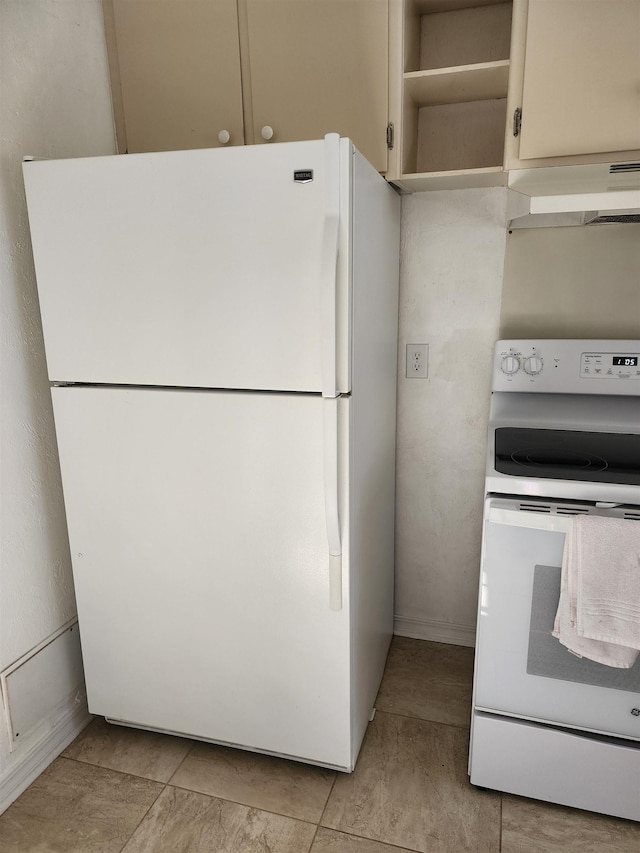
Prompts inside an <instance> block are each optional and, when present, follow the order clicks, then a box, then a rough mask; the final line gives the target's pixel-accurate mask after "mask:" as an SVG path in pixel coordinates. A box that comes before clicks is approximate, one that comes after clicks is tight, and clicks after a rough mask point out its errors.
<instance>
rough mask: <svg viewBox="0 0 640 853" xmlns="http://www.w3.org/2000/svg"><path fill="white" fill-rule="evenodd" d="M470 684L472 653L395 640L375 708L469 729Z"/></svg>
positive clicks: (412, 641)
mask: <svg viewBox="0 0 640 853" xmlns="http://www.w3.org/2000/svg"><path fill="white" fill-rule="evenodd" d="M472 682H473V649H469V648H465V647H463V646H451V645H446V644H444V643H431V642H426V641H425V640H411V639H409V638H407V637H394V638H393V641H392V643H391V649H390V651H389V657H388V659H387V665H386V667H385V672H384V677H383V679H382V684H381V685H380V691H379V693H378V698H377V699H376V708H377V709H378V710H380V711H388V712H389V713H392V714H404V715H406V716H409V717H419V718H420V719H422V720H433V721H435V722H438V723H450V724H451V725H456V726H468V725H469V721H470V719H471V687H472Z"/></svg>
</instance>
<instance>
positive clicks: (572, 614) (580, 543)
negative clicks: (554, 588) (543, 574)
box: [553, 516, 640, 669]
mask: <svg viewBox="0 0 640 853" xmlns="http://www.w3.org/2000/svg"><path fill="white" fill-rule="evenodd" d="M553 636H554V637H557V638H558V640H559V641H560V642H561V643H562V644H563V645H564V646H566V647H567V648H568V649H569V651H571V652H573V654H575V655H578V656H579V657H586V658H589V659H590V660H594V661H597V662H598V663H602V664H605V665H606V666H612V667H617V668H620V669H628V668H629V667H631V666H633V664H634V662H635V659H636V657H637V656H638V649H640V524H634V523H633V522H632V521H630V520H626V519H619V518H607V517H604V516H575V517H574V518H573V519H572V525H571V529H570V531H569V533H568V534H567V536H566V538H565V547H564V555H563V559H562V580H561V587H560V601H559V604H558V610H557V613H556V619H555V624H554V630H553Z"/></svg>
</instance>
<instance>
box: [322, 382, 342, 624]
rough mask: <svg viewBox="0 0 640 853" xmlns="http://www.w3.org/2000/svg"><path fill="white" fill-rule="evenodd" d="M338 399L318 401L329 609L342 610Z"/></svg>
mask: <svg viewBox="0 0 640 853" xmlns="http://www.w3.org/2000/svg"><path fill="white" fill-rule="evenodd" d="M338 400H339V398H338V397H331V398H328V399H326V400H323V401H322V407H323V411H324V417H323V432H324V437H323V445H324V508H325V517H326V523H327V539H328V543H329V607H330V609H331V610H342V541H341V537H340V507H339V503H338V498H339V483H340V479H339V476H338Z"/></svg>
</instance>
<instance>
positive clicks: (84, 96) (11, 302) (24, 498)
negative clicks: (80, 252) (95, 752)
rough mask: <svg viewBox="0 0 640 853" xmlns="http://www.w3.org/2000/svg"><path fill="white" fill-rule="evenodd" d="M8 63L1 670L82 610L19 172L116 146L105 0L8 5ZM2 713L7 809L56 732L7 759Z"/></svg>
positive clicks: (3, 22)
mask: <svg viewBox="0 0 640 853" xmlns="http://www.w3.org/2000/svg"><path fill="white" fill-rule="evenodd" d="M0 58H1V59H0V62H1V66H0V75H1V78H2V90H1V96H0V134H1V136H0V141H1V151H0V167H1V168H0V190H1V192H0V286H1V291H0V300H1V307H2V311H1V312H0V315H1V335H0V338H1V345H2V350H1V359H0V395H1V396H0V415H1V457H2V458H1V463H0V477H1V483H0V487H1V492H0V501H1V507H0V508H1V516H0V518H1V526H0V553H1V556H2V560H1V563H0V587H1V588H2V594H1V596H0V670H3V669H5V668H6V667H8V666H9V665H10V664H12V663H13V662H14V661H16V660H17V659H19V658H21V657H22V656H23V655H25V654H27V653H28V652H29V651H30V650H31V649H33V648H34V647H35V646H37V645H39V644H40V643H41V642H42V641H43V640H45V639H46V638H48V637H49V636H50V635H51V634H53V633H54V632H55V631H57V630H58V629H59V628H60V627H61V626H62V625H64V623H65V622H67V620H69V619H71V618H72V617H73V616H74V613H75V601H74V595H73V584H72V579H71V565H70V558H69V546H68V544H67V536H66V524H65V516H64V508H63V504H62V488H61V484H60V472H59V469H58V460H57V451H56V442H55V436H54V431H53V415H52V410H51V398H50V394H49V383H48V379H47V371H46V364H45V357H44V349H43V343H42V331H41V328H40V313H39V308H38V298H37V293H36V284H35V277H34V271H33V260H32V257H31V247H30V241H29V226H28V221H27V211H26V205H25V200H24V185H23V181H22V168H21V165H22V158H23V156H25V155H33V156H39V157H78V156H82V155H89V154H107V153H111V152H112V151H113V150H114V145H115V141H114V133H113V122H112V117H111V105H110V96H109V87H108V74H107V62H106V48H105V43H104V28H103V24H102V10H101V4H100V0H2V2H0ZM27 687H28V688H34V689H35V685H27ZM4 717H5V710H4V706H3V705H2V704H1V703H0V789H1V791H2V794H1V799H0V807H1V804H2V802H6V799H5V798H12V797H13V796H15V795H17V793H19V790H20V787H23V786H24V784H25V782H28V781H29V774H33V772H35V770H36V769H37V767H38V762H39V761H41V757H42V756H44V760H46V756H47V754H48V752H47V750H48V749H54V750H55V745H54V746H49V744H50V742H51V741H55V739H56V737H57V736H58V733H57V732H56V730H55V729H54V730H53V731H47V732H46V733H45V734H44V735H43V733H42V731H41V730H39V731H38V737H36V738H35V739H34V738H32V737H30V736H27V737H25V739H24V740H22V741H21V742H20V746H19V748H18V749H15V750H14V751H13V752H11V753H10V752H9V743H8V737H7V729H6V724H5V719H4ZM58 746H59V748H60V749H61V748H62V746H64V744H63V745H62V746H60V744H58ZM53 757H55V756H54V755H51V756H50V758H49V760H51V758H53Z"/></svg>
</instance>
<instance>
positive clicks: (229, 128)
mask: <svg viewBox="0 0 640 853" xmlns="http://www.w3.org/2000/svg"><path fill="white" fill-rule="evenodd" d="M389 2H390V0H104V8H105V24H106V29H107V41H108V46H109V57H110V69H111V78H112V91H113V101H114V114H115V118H116V127H117V130H118V142H119V145H118V147H119V150H120V151H125V150H127V151H129V152H135V151H157V150H163V149H181V148H198V147H212V146H219V145H234V144H244V143H268V142H287V141H296V140H303V139H317V138H320V137H322V136H324V134H326V133H330V132H337V133H340V134H341V135H342V136H349V137H351V139H352V140H353V141H354V143H355V144H356V146H357V147H358V148H359V149H360V150H361V151H362V153H363V154H364V155H365V156H366V157H367V158H368V159H369V160H370V161H371V162H372V163H373V164H374V165H375V166H376V168H377V169H378V170H379V171H382V172H384V171H386V169H387V152H388V149H387V124H388V120H389V119H388V116H389V105H388V99H389V82H388V80H389ZM391 2H394V0H391Z"/></svg>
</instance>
